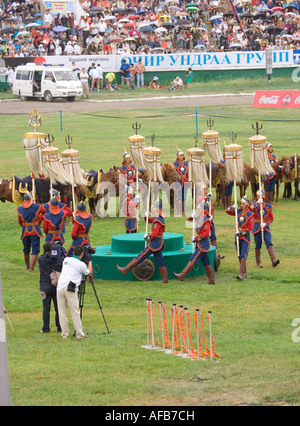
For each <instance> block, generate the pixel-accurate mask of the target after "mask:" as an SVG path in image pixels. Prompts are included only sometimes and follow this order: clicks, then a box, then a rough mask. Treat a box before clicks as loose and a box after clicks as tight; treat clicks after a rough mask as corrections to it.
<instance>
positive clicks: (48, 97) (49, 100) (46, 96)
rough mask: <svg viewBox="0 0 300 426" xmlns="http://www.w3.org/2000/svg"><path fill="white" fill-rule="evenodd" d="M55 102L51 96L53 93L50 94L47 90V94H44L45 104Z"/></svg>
mask: <svg viewBox="0 0 300 426" xmlns="http://www.w3.org/2000/svg"><path fill="white" fill-rule="evenodd" d="M52 100H53V96H52V94H51V92H49V90H46V92H45V93H44V101H45V102H52Z"/></svg>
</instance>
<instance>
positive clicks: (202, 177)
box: [187, 147, 209, 185]
mask: <svg viewBox="0 0 300 426" xmlns="http://www.w3.org/2000/svg"><path fill="white" fill-rule="evenodd" d="M187 155H188V162H189V181H190V182H193V183H194V184H197V183H204V184H205V185H208V183H209V179H208V177H207V173H206V167H205V152H204V151H203V149H200V148H197V147H194V148H190V149H188V150H187Z"/></svg>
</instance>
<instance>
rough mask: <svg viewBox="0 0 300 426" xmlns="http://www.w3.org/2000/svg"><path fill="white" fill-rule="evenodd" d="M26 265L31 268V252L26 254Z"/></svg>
mask: <svg viewBox="0 0 300 426" xmlns="http://www.w3.org/2000/svg"><path fill="white" fill-rule="evenodd" d="M24 260H25V266H26V269H29V268H30V254H24Z"/></svg>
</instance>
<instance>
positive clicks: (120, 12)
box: [0, 0, 300, 57]
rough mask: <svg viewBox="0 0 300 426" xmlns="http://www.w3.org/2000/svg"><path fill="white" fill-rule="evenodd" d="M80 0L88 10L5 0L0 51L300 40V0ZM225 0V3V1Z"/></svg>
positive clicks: (149, 49) (136, 49)
mask: <svg viewBox="0 0 300 426" xmlns="http://www.w3.org/2000/svg"><path fill="white" fill-rule="evenodd" d="M227 1H228V3H226V2H224V1H223V2H221V3H220V0H198V1H196V2H188V0H155V1H150V0H145V1H138V0H127V1H126V0H125V1H123V0H116V1H111V2H110V1H108V0H82V1H81V3H82V8H83V11H84V13H83V15H82V16H81V17H80V18H79V19H76V17H75V15H74V13H66V14H60V13H56V12H52V11H51V10H46V11H45V12H44V13H42V12H41V6H40V2H39V0H25V1H22V2H20V1H18V0H16V1H14V2H12V1H11V0H0V54H1V56H2V57H34V56H41V55H81V54H85V55H103V54H121V55H124V54H137V53H138V54H148V53H175V52H179V53H180V52H192V51H194V52H201V51H223V50H224V51H230V50H264V49H265V48H267V47H273V48H274V49H275V50H284V49H297V48H299V47H300V15H299V9H300V7H299V4H300V2H293V3H292V2H287V1H283V2H278V1H276V0H266V1H265V2H264V1H262V0H251V1H248V0H247V1H244V0H234V2H232V0H227ZM225 6H226V7H225Z"/></svg>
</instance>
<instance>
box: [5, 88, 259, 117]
mask: <svg viewBox="0 0 300 426" xmlns="http://www.w3.org/2000/svg"><path fill="white" fill-rule="evenodd" d="M253 100H254V93H253V94H252V93H251V94H236V95H232V94H228V95H206V96H203V95H202V96H201V95H200V96H197V95H194V96H180V97H179V96H178V97H176V96H173V97H171V98H164V97H161V98H158V97H156V98H142V99H121V100H120V99H119V100H116V99H114V100H111V101H110V100H103V101H101V100H99V101H96V100H82V99H78V100H75V101H74V102H68V101H66V100H61V99H59V100H54V101H53V102H51V103H47V102H44V101H38V100H35V101H22V102H21V101H19V100H11V101H10V100H6V101H2V102H0V114H1V115H6V114H28V111H33V110H34V109H38V111H39V112H42V113H51V112H53V113H54V112H57V111H62V112H89V111H110V110H116V109H117V110H119V109H123V110H124V109H126V110H129V109H134V110H136V109H144V108H176V107H201V106H214V105H215V106H222V105H224V106H230V105H232V106H241V107H251V106H252V104H253Z"/></svg>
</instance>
